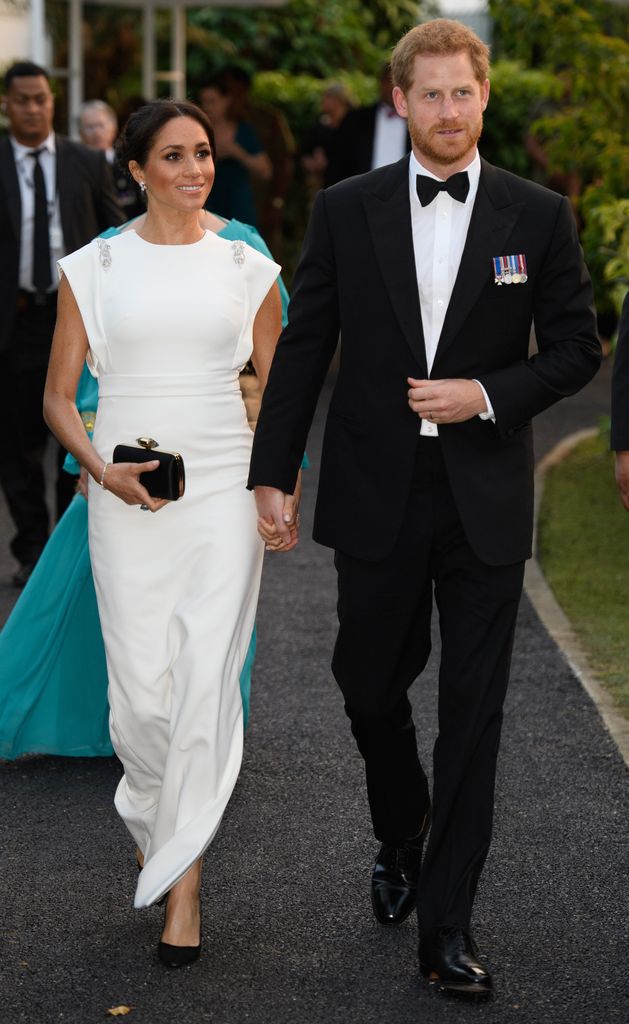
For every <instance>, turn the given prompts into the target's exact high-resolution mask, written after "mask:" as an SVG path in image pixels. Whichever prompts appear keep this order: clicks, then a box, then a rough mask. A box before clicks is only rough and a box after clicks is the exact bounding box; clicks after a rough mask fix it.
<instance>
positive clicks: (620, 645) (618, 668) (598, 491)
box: [538, 437, 629, 718]
mask: <svg viewBox="0 0 629 1024" xmlns="http://www.w3.org/2000/svg"><path fill="white" fill-rule="evenodd" d="M538 536H539V557H540V561H541V564H542V568H543V570H544V573H545V575H546V579H547V580H548V583H549V584H550V586H551V588H552V590H553V592H554V594H555V597H556V598H557V600H558V601H559V604H560V605H561V607H562V608H563V610H564V611H565V613H566V615H567V616H568V618H569V619H570V621H571V623H572V626H573V628H574V630H575V632H576V633H577V635H578V636H579V638H580V640H581V643H582V645H583V647H584V649H585V650H586V652H587V653H588V654H589V656H590V662H591V665H592V667H593V669H594V671H595V672H596V674H597V676H598V677H599V679H600V680H601V681H602V682H603V683H604V684H605V686H606V687H607V688H608V690H609V692H610V693H611V694H612V696H613V698H614V701H615V703H616V705H617V707H618V708H619V710H620V711H621V712H622V713H623V715H624V716H625V717H627V718H629V512H626V511H625V509H624V508H623V507H622V505H621V504H620V499H619V498H618V494H617V491H616V484H615V481H614V459H613V455H611V454H610V453H609V452H608V451H607V447H606V443H605V441H603V440H602V439H601V438H599V437H597V438H592V439H590V440H587V441H583V442H582V443H581V444H580V445H578V446H577V448H575V449H574V451H573V452H572V453H571V454H570V455H569V456H568V458H566V459H565V460H564V461H563V462H562V463H561V464H560V465H559V466H557V467H555V468H554V469H552V470H551V471H550V472H549V473H548V475H547V477H546V486H545V488H544V495H543V498H542V506H541V510H540V517H539V534H538Z"/></svg>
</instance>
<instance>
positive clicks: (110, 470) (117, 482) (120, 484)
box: [103, 459, 168, 512]
mask: <svg viewBox="0 0 629 1024" xmlns="http://www.w3.org/2000/svg"><path fill="white" fill-rule="evenodd" d="M158 467H159V461H158V460H157V459H153V460H152V461H151V462H110V463H108V465H107V469H106V470H105V475H104V477H103V485H104V487H105V490H106V491H111V493H112V494H115V495H116V497H117V498H120V499H121V501H124V502H125V504H127V505H146V507H147V508H148V509H150V511H151V512H159V510H160V508H163V507H164V505H168V499H167V498H152V497H151V495H150V494H149V492H148V491H147V489H146V487H144V486H143V485H142V484H141V483H140V475H141V474H142V473H153V472H154V471H155V470H156V469H157V468H158Z"/></svg>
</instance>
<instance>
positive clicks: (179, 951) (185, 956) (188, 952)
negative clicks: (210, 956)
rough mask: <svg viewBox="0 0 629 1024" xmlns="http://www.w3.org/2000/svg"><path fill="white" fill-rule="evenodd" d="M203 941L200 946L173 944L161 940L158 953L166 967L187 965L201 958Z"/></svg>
mask: <svg viewBox="0 0 629 1024" xmlns="http://www.w3.org/2000/svg"><path fill="white" fill-rule="evenodd" d="M200 952H201V943H200V942H199V945H198V946H171V945H170V943H169V942H160V943H159V944H158V946H157V955H158V957H159V958H160V960H161V962H162V963H163V964H164V966H165V967H186V966H187V965H188V964H193V963H194V961H195V960H198V959H199V954H200Z"/></svg>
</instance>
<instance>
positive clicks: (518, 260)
mask: <svg viewBox="0 0 629 1024" xmlns="http://www.w3.org/2000/svg"><path fill="white" fill-rule="evenodd" d="M492 262H493V265H494V284H498V285H502V284H525V283H526V281H528V275H527V273H526V256H525V255H524V253H520V254H519V255H514V256H493V257H492Z"/></svg>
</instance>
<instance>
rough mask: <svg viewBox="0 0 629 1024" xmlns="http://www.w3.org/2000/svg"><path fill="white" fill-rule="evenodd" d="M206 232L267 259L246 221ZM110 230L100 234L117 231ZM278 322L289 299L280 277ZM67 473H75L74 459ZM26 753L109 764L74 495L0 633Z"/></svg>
mask: <svg viewBox="0 0 629 1024" xmlns="http://www.w3.org/2000/svg"><path fill="white" fill-rule="evenodd" d="M205 216H206V217H207V221H208V223H207V224H206V226H207V227H208V228H209V229H210V230H213V231H217V233H218V234H220V235H221V236H222V237H223V238H226V239H228V240H230V241H243V242H246V243H247V244H248V245H250V246H252V247H253V248H254V249H258V250H259V251H260V252H262V253H264V255H265V256H270V255H271V254H270V252H269V250H268V248H267V246H266V245H265V243H264V241H263V240H262V238H261V237H260V235H259V234H258V232H257V231H256V230H255V228H252V227H249V226H248V225H247V224H241V223H240V222H239V221H236V220H231V221H229V222H225V223H224V224H223V226H222V227H221V226H220V225H221V223H222V221H221V220H220V219H219V218H217V217H216V215H212V214H206V215H205ZM121 230H124V226H123V227H122V228H111V229H110V230H109V231H106V232H104V234H103V237H110V236H111V235H112V234H117V233H118V232H119V231H121ZM278 284H279V288H280V294H281V297H282V320H283V323H284V324H285V323H286V312H287V308H288V293H287V291H286V288H285V287H284V284H283V282H282V280H281V278H280V279H278ZM97 404H98V382H97V380H96V379H95V378H94V377H92V375H91V374H90V373H89V371H88V369H87V367H84V369H83V374H82V376H81V380H80V382H79V388H78V392H77V407H78V409H79V412H80V413H81V416H82V418H83V422H84V424H85V428H86V430H87V431H88V432H89V433H90V434H91V431H92V430H93V428H94V420H95V417H96V407H97ZM65 468H66V469H67V470H68V472H70V473H75V474H78V472H79V467H78V464H77V463H76V462H74V460H73V459H72V458H71V456H68V458H67V459H66V464H65ZM255 647H256V634H255V629H254V632H253V636H252V637H251V643H250V645H249V651H248V654H247V660H246V662H245V665H244V668H243V671H242V674H241V677H240V689H241V693H242V703H243V711H244V721H245V726H246V724H247V720H248V714H249V695H250V689H251V669H252V666H253V659H254V656H255ZM22 754H57V755H62V756H65V757H107V756H110V755H112V754H113V748H112V746H111V743H110V740H109V705H108V703H107V666H106V663H105V651H104V647H103V640H102V635H101V630H100V622H99V619H98V610H97V607H96V595H95V592H94V583H93V580H92V568H91V565H90V556H89V550H88V543H87V501H86V500H85V498H84V497H83V496H82V494H77V495H76V496H75V498H74V499H73V501H72V502H71V504H70V506H69V508H68V509H67V510H66V512H65V513H64V515H63V516H62V517H61V519H60V520H59V522H58V523H57V526H56V527H55V530H54V532H53V533H52V534H51V536H50V539H49V541H48V543H47V544H46V547H45V548H44V551H43V552H42V554H41V557H40V559H39V561H38V563H37V565H36V566H35V569H34V571H33V573H32V575H31V577H30V579H29V581H28V583H27V584H26V586H25V588H24V590H23V591H22V593H21V594H20V597H19V598H18V600H17V602H16V604H15V607H14V608H13V611H12V612H11V615H10V616H9V618H8V620H7V622H6V624H5V626H4V629H3V630H2V633H0V758H4V759H5V760H13V759H15V758H16V757H20V756H21V755H22Z"/></svg>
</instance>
